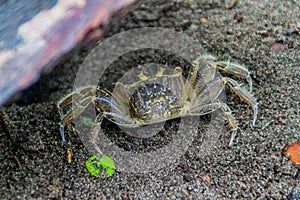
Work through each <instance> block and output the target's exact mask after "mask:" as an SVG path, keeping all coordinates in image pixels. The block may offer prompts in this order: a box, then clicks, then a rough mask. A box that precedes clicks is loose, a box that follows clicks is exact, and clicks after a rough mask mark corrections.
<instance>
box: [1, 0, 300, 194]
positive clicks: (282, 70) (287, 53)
mask: <svg viewBox="0 0 300 200" xmlns="http://www.w3.org/2000/svg"><path fill="white" fill-rule="evenodd" d="M231 5H233V4H232V2H230V1H226V2H223V3H220V2H219V1H202V3H196V2H194V1H180V0H178V1H174V2H173V3H170V2H165V1H150V0H149V1H146V2H145V3H143V4H139V5H136V6H135V7H134V8H133V9H132V10H131V11H130V12H129V13H127V14H126V15H125V16H123V17H122V18H118V19H117V20H116V21H115V22H113V23H112V25H111V26H110V27H108V35H107V37H109V36H111V35H114V34H116V33H119V32H121V31H124V30H128V29H132V28H138V27H147V26H155V27H165V28H170V29H173V30H177V31H181V32H183V33H185V34H187V35H188V36H191V37H194V38H196V39H198V40H199V42H200V44H201V45H202V46H203V48H204V49H205V50H206V51H207V52H208V53H210V54H212V55H214V56H216V57H218V59H220V60H228V59H230V60H231V61H234V62H238V63H242V64H243V65H245V66H247V67H248V68H249V70H250V71H251V73H252V78H253V86H254V90H253V94H254V95H255V97H256V98H257V101H258V103H259V116H258V120H257V124H256V126H255V127H252V125H251V120H252V111H251V109H250V107H249V106H247V105H246V104H244V103H241V101H240V100H239V99H238V98H236V96H235V95H233V94H232V93H230V92H228V95H227V96H228V104H229V106H230V107H231V108H232V109H233V111H234V114H235V116H236V118H237V120H238V122H239V126H240V131H239V134H238V135H237V137H236V138H235V140H234V144H233V146H228V141H229V138H230V133H229V134H225V135H221V136H220V139H219V141H218V142H217V143H216V145H215V147H214V148H213V149H212V150H211V151H210V154H209V155H206V156H203V155H201V151H200V150H199V145H200V146H201V141H200V140H198V139H195V141H194V143H193V144H192V145H191V146H190V147H189V149H188V150H187V151H186V153H185V154H184V155H183V156H182V157H181V158H180V159H179V160H178V161H177V162H176V163H175V164H174V165H172V166H169V167H166V168H163V169H160V170H158V171H156V172H152V173H147V174H138V175H137V174H133V173H127V172H120V171H117V172H116V173H115V174H114V175H113V176H111V177H109V178H106V179H101V178H100V177H93V176H91V175H90V174H89V173H88V172H87V170H86V168H85V161H86V160H87V159H88V157H89V156H91V155H90V154H89V153H88V151H87V150H86V148H85V147H84V146H83V144H82V143H81V141H80V139H79V137H78V135H77V134H74V133H73V132H72V130H71V129H68V130H67V131H66V133H67V135H66V138H67V141H68V142H67V143H63V142H62V141H61V138H60V135H59V126H58V122H59V116H58V112H57V108H56V101H57V100H58V99H59V98H61V97H62V96H64V95H65V94H67V93H68V92H70V91H71V88H72V83H73V80H74V77H75V74H76V69H77V68H76V66H79V65H80V63H81V62H82V61H83V59H84V55H86V51H85V50H82V51H80V52H78V51H77V52H74V55H73V56H70V57H68V58H66V59H65V60H64V61H62V62H61V63H60V64H59V66H57V67H56V69H55V70H54V71H53V72H52V73H51V74H50V75H49V76H47V77H43V79H42V80H41V81H40V82H38V83H37V84H36V85H35V86H33V87H32V88H30V89H29V90H27V91H26V92H25V94H26V95H25V96H24V98H23V99H22V100H21V101H19V102H18V103H17V104H12V105H10V106H7V107H5V108H4V110H5V112H6V113H7V115H8V117H9V118H8V117H4V123H3V122H1V126H0V136H1V137H0V139H1V142H0V145H1V148H0V151H1V157H0V158H1V162H0V163H1V164H0V169H1V181H0V188H1V199H11V198H13V199H32V198H34V199H35V198H40V199H44V198H47V199H49V198H55V199H60V198H72V199H75V198H76V199H88V198H90V199H92V198H98V199H157V198H159V199H204V198H205V199H253V198H257V199H258V198H259V199H299V198H300V172H299V167H297V166H295V165H293V164H292V163H291V162H289V161H288V158H287V157H285V156H284V155H283V154H282V151H283V150H284V149H285V148H286V147H287V146H289V145H290V144H291V143H293V142H294V141H299V140H300V131H299V129H300V121H299V114H300V113H299V110H300V108H299V100H300V98H299V97H300V93H299V84H300V78H299V77H300V65H299V63H300V54H299V52H300V36H299V32H297V31H296V27H298V31H299V29H300V14H299V13H300V9H299V2H298V1H251V0H246V1H242V2H240V3H238V4H237V5H233V6H231ZM275 44H277V45H278V46H279V47H280V49H279V50H278V48H277V47H275V46H274V45H275ZM272 45H273V46H272ZM275 50H276V51H278V52H275ZM280 50H283V51H280ZM238 80H239V79H238ZM239 81H242V80H239ZM107 83H108V84H109V83H110V82H109V81H107ZM244 85H246V84H244ZM201 119H202V118H201ZM202 120H203V121H204V123H203V124H204V126H205V122H206V121H207V120H209V119H207V118H205V117H204V118H203V119H202ZM200 137H201V136H200ZM68 149H72V152H73V157H72V162H71V163H68V162H67V160H66V154H67V151H68Z"/></svg>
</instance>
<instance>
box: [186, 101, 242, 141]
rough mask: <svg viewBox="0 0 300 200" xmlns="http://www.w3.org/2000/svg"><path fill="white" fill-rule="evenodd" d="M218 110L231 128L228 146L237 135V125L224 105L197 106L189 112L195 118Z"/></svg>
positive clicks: (215, 103) (219, 103)
mask: <svg viewBox="0 0 300 200" xmlns="http://www.w3.org/2000/svg"><path fill="white" fill-rule="evenodd" d="M218 109H221V110H222V112H223V114H224V116H225V118H226V120H227V122H228V124H229V126H230V127H231V131H232V135H231V139H230V142H229V145H232V142H233V139H234V138H235V135H236V133H237V129H238V125H237V122H236V120H235V118H234V116H233V115H232V113H231V110H230V108H229V107H228V105H227V104H226V103H223V102H219V101H218V102H213V103H210V104H206V105H201V106H198V107H196V108H194V109H192V110H191V115H196V116H200V115H205V114H208V113H211V112H213V111H215V110H218Z"/></svg>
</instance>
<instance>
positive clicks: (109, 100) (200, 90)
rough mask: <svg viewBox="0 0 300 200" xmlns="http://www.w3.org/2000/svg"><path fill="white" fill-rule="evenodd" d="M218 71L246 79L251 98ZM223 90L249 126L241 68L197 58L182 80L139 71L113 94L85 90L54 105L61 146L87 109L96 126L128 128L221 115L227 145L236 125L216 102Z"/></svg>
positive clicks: (174, 73)
mask: <svg viewBox="0 0 300 200" xmlns="http://www.w3.org/2000/svg"><path fill="white" fill-rule="evenodd" d="M218 71H223V72H225V73H228V74H231V75H234V76H237V77H241V78H245V79H246V80H247V81H248V83H249V87H250V92H249V91H247V90H246V89H244V88H243V87H241V85H240V84H239V83H238V82H237V81H235V80H234V79H232V78H229V77H223V76H221V75H220V74H219V73H218ZM225 85H228V86H229V88H231V89H232V91H233V92H234V93H235V94H236V95H237V96H239V98H240V99H241V100H243V101H245V102H246V103H247V104H249V105H250V106H252V109H253V122H252V124H253V126H254V125H255V121H256V119H257V113H258V106H257V102H256V99H255V98H254V96H253V95H252V94H251V91H252V80H251V77H250V72H249V71H248V70H247V68H245V67H243V66H242V65H239V64H236V63H231V62H229V61H219V62H217V61H216V59H215V57H213V56H211V55H202V56H199V57H198V58H197V59H195V60H194V61H193V62H192V66H191V68H190V70H189V73H188V75H187V78H186V79H185V77H184V76H183V69H182V68H181V67H176V68H174V69H170V68H167V67H164V66H161V65H149V66H148V67H141V66H140V67H138V69H136V70H134V71H133V73H132V76H131V77H129V78H128V79H127V80H126V81H119V82H117V83H115V87H114V91H113V92H111V91H109V90H107V89H105V88H102V87H100V86H96V87H95V86H86V87H83V88H80V89H78V90H76V91H74V92H72V93H70V94H69V95H67V96H66V97H64V98H63V99H61V100H60V101H59V102H58V109H59V111H60V116H61V121H60V126H61V135H62V138H63V140H64V127H65V126H66V125H67V124H68V123H70V122H71V121H72V120H73V119H75V118H77V117H78V116H79V114H80V113H81V112H82V111H83V110H85V109H86V108H87V106H88V105H89V104H90V103H93V104H94V106H95V107H96V109H97V110H98V111H99V114H98V116H97V123H99V124H100V125H101V123H102V120H103V118H106V119H108V120H109V121H111V122H113V123H115V124H117V125H120V126H122V127H128V128H134V127H141V126H145V125H149V124H154V123H159V122H163V121H166V120H169V119H174V118H179V117H185V116H201V115H206V114H208V113H211V112H213V111H216V110H221V111H222V113H223V114H224V116H225V118H226V119H227V122H228V124H229V126H230V127H231V130H232V132H233V133H232V136H231V139H230V142H229V144H230V145H231V144H232V142H233V139H234V136H235V135H236V132H237V129H238V125H237V122H236V119H235V117H234V116H233V114H232V112H231V109H230V108H229V106H228V105H227V104H226V103H225V102H223V101H222V100H221V98H220V96H221V93H222V92H223V91H224V90H225ZM72 99H77V100H76V102H77V103H76V106H75V107H74V106H73V109H71V110H70V109H66V108H68V107H69V106H70V105H71V104H72ZM78 99H79V100H78ZM75 111H76V112H75ZM75 113H77V115H76V116H75Z"/></svg>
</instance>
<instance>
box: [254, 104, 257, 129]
mask: <svg viewBox="0 0 300 200" xmlns="http://www.w3.org/2000/svg"><path fill="white" fill-rule="evenodd" d="M257 113H258V106H257V105H254V106H253V126H254V125H255V122H256V119H257Z"/></svg>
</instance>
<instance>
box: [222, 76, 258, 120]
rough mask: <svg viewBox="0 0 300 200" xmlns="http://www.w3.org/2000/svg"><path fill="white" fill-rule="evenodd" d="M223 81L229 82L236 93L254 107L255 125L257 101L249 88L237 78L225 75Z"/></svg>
mask: <svg viewBox="0 0 300 200" xmlns="http://www.w3.org/2000/svg"><path fill="white" fill-rule="evenodd" d="M222 81H223V83H224V84H227V85H228V86H229V87H230V88H231V89H232V90H233V92H234V93H236V94H237V95H238V96H239V97H240V98H241V99H242V100H244V101H245V102H246V103H248V104H249V105H251V106H252V109H253V126H254V125H255V121H256V119H257V110H258V107H257V102H256V100H255V98H254V97H253V96H252V95H251V94H250V92H248V91H247V90H245V89H243V88H242V87H241V86H240V85H239V84H238V83H237V82H236V81H235V80H233V79H231V78H228V77H223V78H222Z"/></svg>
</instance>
